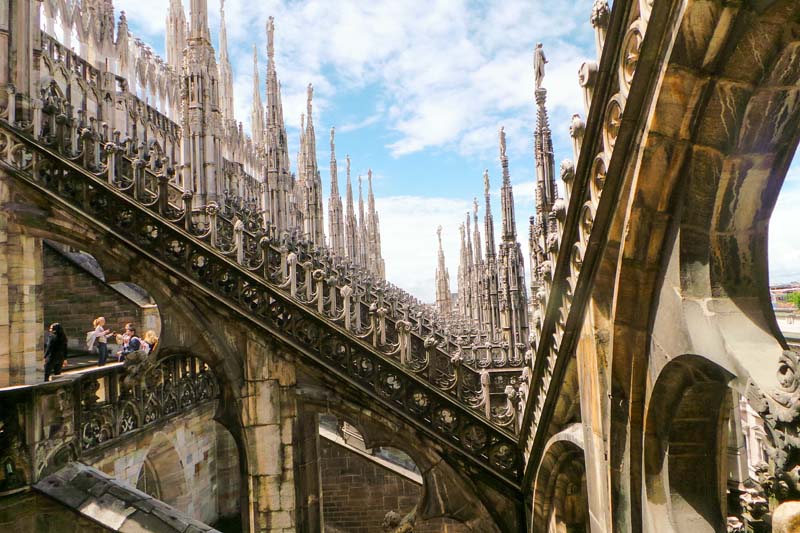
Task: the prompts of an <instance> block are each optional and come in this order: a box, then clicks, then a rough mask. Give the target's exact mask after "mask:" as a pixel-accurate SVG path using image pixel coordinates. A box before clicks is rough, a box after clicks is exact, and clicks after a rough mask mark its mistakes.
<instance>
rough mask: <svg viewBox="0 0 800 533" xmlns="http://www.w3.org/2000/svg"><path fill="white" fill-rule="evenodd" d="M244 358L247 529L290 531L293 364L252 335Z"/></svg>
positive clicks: (294, 522)
mask: <svg viewBox="0 0 800 533" xmlns="http://www.w3.org/2000/svg"><path fill="white" fill-rule="evenodd" d="M246 357H247V360H246V362H245V385H244V390H243V391H242V392H243V396H242V423H243V426H244V427H243V435H244V439H243V440H244V446H245V457H246V458H247V465H246V470H245V471H246V474H247V489H248V500H247V502H246V505H247V509H248V511H247V521H248V523H249V531H250V532H252V533H256V532H258V533H266V532H270V533H289V532H292V533H293V532H295V531H296V527H297V516H296V512H295V475H294V450H293V449H292V446H293V439H294V435H293V434H294V429H295V423H296V418H297V416H296V414H297V408H296V401H295V367H294V363H293V362H292V361H290V356H289V355H288V354H286V353H285V352H284V351H283V350H281V349H279V348H278V347H277V346H275V345H267V344H265V343H264V342H263V341H262V340H256V339H255V338H249V339H248V340H247V354H246ZM243 504H244V502H243Z"/></svg>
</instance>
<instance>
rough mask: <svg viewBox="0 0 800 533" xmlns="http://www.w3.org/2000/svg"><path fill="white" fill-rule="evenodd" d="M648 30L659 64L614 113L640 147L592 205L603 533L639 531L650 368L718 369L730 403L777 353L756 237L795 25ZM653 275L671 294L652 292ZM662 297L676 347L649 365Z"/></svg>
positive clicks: (771, 5)
mask: <svg viewBox="0 0 800 533" xmlns="http://www.w3.org/2000/svg"><path fill="white" fill-rule="evenodd" d="M650 20H651V24H650V25H649V27H648V34H647V38H646V39H645V42H644V44H643V48H642V54H641V58H646V57H648V56H650V57H656V56H658V57H664V58H666V60H665V61H663V63H659V62H658V61H649V60H648V61H639V63H638V66H637V80H638V82H637V80H634V83H633V84H632V85H631V93H630V95H629V98H628V102H629V104H628V106H627V107H626V110H625V115H626V119H628V120H630V121H632V122H633V121H637V123H641V124H643V125H646V135H644V136H642V137H637V136H636V135H633V136H631V140H630V141H628V140H627V139H626V141H625V143H628V142H629V144H625V143H622V144H621V143H620V142H617V145H616V151H615V153H614V155H613V157H612V162H611V165H610V167H609V172H610V174H609V175H610V176H613V175H614V174H618V175H617V176H616V178H611V179H609V181H608V182H607V184H606V185H607V187H606V188H605V189H604V193H603V194H604V198H605V200H606V201H608V202H610V205H613V206H614V207H613V211H614V213H613V214H612V215H611V216H610V217H609V220H610V222H608V221H602V222H603V224H607V226H606V227H608V228H609V229H608V234H607V236H605V237H607V242H608V245H607V247H606V251H605V257H604V258H603V262H610V263H611V264H612V265H613V267H611V268H609V269H604V268H603V267H601V270H608V271H609V272H610V271H611V269H612V268H613V272H614V273H615V274H614V278H613V283H614V293H613V294H614V300H613V302H614V303H613V308H612V310H611V311H612V326H613V340H612V345H611V353H610V357H609V359H610V361H611V364H610V366H611V374H610V377H611V382H610V389H611V390H610V398H609V405H610V409H609V413H608V414H607V415H606V416H607V417H608V420H609V423H608V427H609V439H608V440H609V442H611V443H616V445H615V446H612V447H611V450H610V451H609V463H610V465H611V466H610V473H609V481H610V486H611V499H612V502H611V508H612V514H613V519H612V520H613V527H614V528H615V529H616V528H619V529H625V530H627V529H634V530H635V529H637V528H639V527H641V524H642V523H643V522H644V520H645V517H643V516H642V514H641V512H642V508H643V502H642V500H641V498H642V496H643V494H645V490H644V487H643V486H642V484H643V481H644V473H643V472H642V465H643V464H644V460H643V456H642V454H643V445H644V441H645V438H644V432H645V430H644V424H645V420H644V417H645V398H646V397H647V392H648V390H649V389H650V385H649V383H652V381H649V379H650V378H651V377H652V373H653V369H651V368H650V367H651V365H653V363H654V362H656V363H657V364H661V362H662V361H664V360H665V359H664V358H663V357H664V356H666V357H667V358H671V357H674V356H676V355H678V354H681V353H702V354H704V356H705V357H707V358H708V359H710V360H712V361H714V362H715V364H717V365H719V366H720V367H723V368H730V369H733V370H734V372H733V375H734V378H733V381H732V382H731V384H730V385H731V386H732V387H734V388H736V389H737V390H739V391H740V392H742V393H743V394H746V392H747V390H748V389H749V388H750V387H751V383H753V384H755V385H756V386H757V388H760V389H761V390H770V389H771V388H773V384H774V383H775V379H774V377H773V374H774V371H775V369H776V368H777V367H778V359H779V357H780V355H781V343H782V340H781V337H780V334H779V332H778V331H777V328H776V326H775V323H774V317H772V312H771V309H770V308H769V305H768V304H769V301H768V298H767V275H766V264H767V260H766V250H767V239H766V236H767V229H768V220H769V215H770V213H771V211H772V206H773V205H774V200H775V198H776V197H777V192H778V190H779V189H780V186H781V184H782V181H783V178H784V176H785V174H786V170H787V168H788V165H789V161H790V159H791V155H792V153H793V152H794V150H795V147H796V146H797V143H798V138H799V137H800V128H798V127H797V124H798V122H799V121H798V118H800V98H798V91H799V90H798V88H797V87H796V83H797V81H798V80H800V64H798V62H797V60H796V57H797V49H798V46H800V43H798V41H797V36H796V33H793V32H792V31H789V30H788V28H789V27H795V25H796V23H797V21H798V20H800V5H798V4H797V2H793V1H791V0H775V1H772V2H763V3H758V4H741V5H736V6H729V5H724V3H723V2H713V1H712V2H706V1H699V0H684V1H682V2H674V3H670V2H665V3H661V4H658V3H655V4H654V6H653V15H652V16H651V19H650ZM653 21H658V22H659V23H658V24H657V25H654V24H652V22H653ZM630 102H637V107H631V105H630ZM628 154H630V155H628ZM617 160H620V161H621V162H622V163H621V164H617V163H619V162H620V161H617ZM612 167H613V168H612ZM612 170H613V172H612ZM615 182H616V183H615ZM609 185H610V187H609ZM612 195H618V196H616V197H614V196H612ZM609 196H611V197H612V198H613V199H609ZM601 203H602V202H601ZM596 222H597V221H596ZM603 229H604V226H603V225H601V224H600V223H596V225H595V231H601V232H602V231H603ZM673 260H674V261H673ZM669 268H674V271H672V272H669V271H668V269H669ZM668 275H672V276H674V279H677V280H678V283H677V287H675V288H673V287H672V286H671V285H670V286H669V287H668V288H667V289H663V290H662V292H661V294H659V290H660V289H662V288H664V287H666V285H665V276H668ZM666 298H672V299H673V300H675V302H676V304H675V305H676V308H674V309H673V310H672V316H671V317H670V318H671V320H672V321H673V324H674V325H675V326H676V327H675V328H674V329H675V330H676V332H675V333H674V334H673V337H674V338H673V339H671V341H670V342H671V343H672V345H673V346H674V347H681V349H672V350H671V351H669V352H668V353H660V354H658V356H657V357H654V356H653V350H660V349H661V347H660V346H657V345H656V344H655V343H653V342H652V339H651V333H652V330H653V324H654V322H655V320H656V316H655V315H656V311H657V310H659V309H661V308H662V307H663V306H664V301H665V299H666ZM679 326H680V327H679Z"/></svg>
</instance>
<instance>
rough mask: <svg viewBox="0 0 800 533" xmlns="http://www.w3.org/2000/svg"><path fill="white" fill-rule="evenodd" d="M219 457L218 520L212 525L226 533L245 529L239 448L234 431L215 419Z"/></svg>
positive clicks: (216, 467)
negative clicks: (242, 511) (243, 523)
mask: <svg viewBox="0 0 800 533" xmlns="http://www.w3.org/2000/svg"><path fill="white" fill-rule="evenodd" d="M214 429H215V457H214V463H215V464H214V465H213V466H212V469H213V475H214V477H213V480H214V481H213V486H214V487H215V488H216V503H217V513H216V515H217V519H216V520H215V521H214V522H213V523H212V524H210V525H211V526H212V527H213V528H214V529H217V530H219V531H222V532H223V533H228V532H230V533H234V532H239V531H242V515H241V501H240V488H241V472H240V470H239V450H238V448H237V446H236V440H235V439H234V438H233V435H231V433H230V431H228V430H227V428H225V426H223V425H222V424H220V423H219V422H214Z"/></svg>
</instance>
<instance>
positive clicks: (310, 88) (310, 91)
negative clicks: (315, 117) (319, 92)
mask: <svg viewBox="0 0 800 533" xmlns="http://www.w3.org/2000/svg"><path fill="white" fill-rule="evenodd" d="M312 98H314V86H313V85H311V84H310V83H309V84H308V89H306V108H307V109H308V121H309V122H311V99H312Z"/></svg>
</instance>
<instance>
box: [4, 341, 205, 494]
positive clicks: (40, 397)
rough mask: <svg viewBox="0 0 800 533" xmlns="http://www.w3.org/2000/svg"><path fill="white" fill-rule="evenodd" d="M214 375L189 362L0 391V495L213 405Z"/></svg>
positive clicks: (151, 359)
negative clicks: (107, 447)
mask: <svg viewBox="0 0 800 533" xmlns="http://www.w3.org/2000/svg"><path fill="white" fill-rule="evenodd" d="M218 392H219V388H218V385H217V381H216V378H215V377H214V375H213V373H212V371H211V370H210V369H209V368H208V367H207V366H206V365H205V364H204V363H203V362H202V361H200V360H199V359H197V358H196V357H193V356H191V355H172V356H169V357H167V358H164V359H162V360H160V361H157V360H155V356H154V355H151V356H147V355H145V354H144V352H134V353H133V354H130V357H129V359H128V360H127V361H126V362H125V363H124V364H123V365H120V364H111V365H108V366H105V367H102V368H96V369H91V370H88V371H83V372H77V373H66V374H62V376H61V378H59V379H57V380H54V381H51V382H45V383H39V384H37V385H31V386H26V387H13V388H10V389H8V390H4V391H0V405H2V409H0V468H2V472H3V475H2V476H0V493H2V492H6V491H13V490H14V489H17V488H22V487H25V486H26V485H30V484H32V483H35V482H36V481H37V480H38V479H40V478H41V477H42V476H43V475H46V474H47V472H50V471H52V470H54V469H57V468H58V467H59V466H60V465H61V464H63V463H66V462H68V461H74V460H80V459H81V458H84V459H88V460H91V458H92V457H95V458H96V457H97V453H102V452H101V450H102V448H103V447H104V446H107V445H108V446H111V445H114V443H116V442H119V439H122V438H126V437H129V436H132V435H133V434H135V433H137V432H140V431H148V430H150V429H151V428H157V427H160V426H159V424H163V423H164V422H165V421H167V420H169V419H171V418H173V417H175V416H179V415H181V414H184V413H186V412H187V411H189V410H191V409H193V408H195V407H199V406H201V405H206V404H207V403H208V402H211V401H214V400H216V399H217V397H218Z"/></svg>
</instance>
